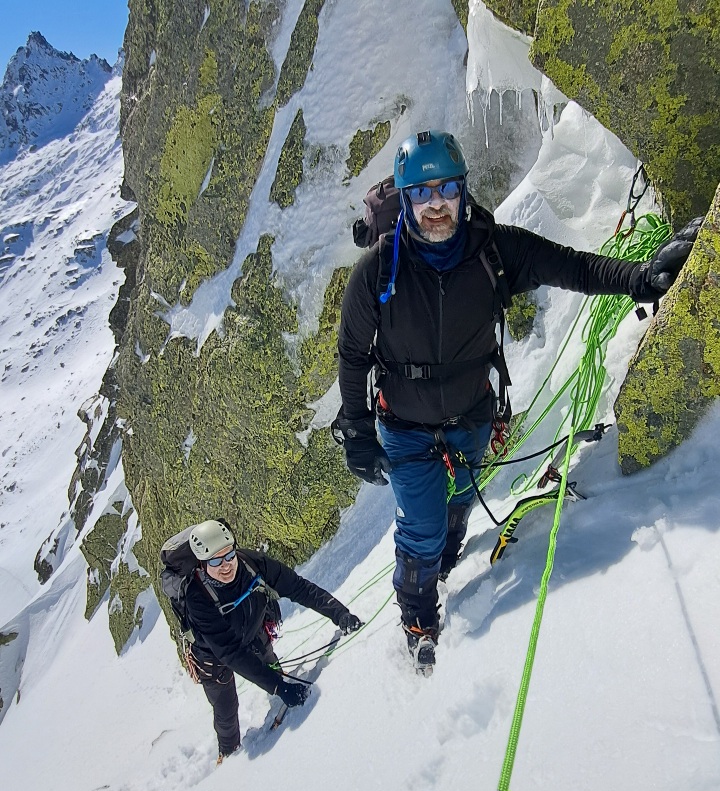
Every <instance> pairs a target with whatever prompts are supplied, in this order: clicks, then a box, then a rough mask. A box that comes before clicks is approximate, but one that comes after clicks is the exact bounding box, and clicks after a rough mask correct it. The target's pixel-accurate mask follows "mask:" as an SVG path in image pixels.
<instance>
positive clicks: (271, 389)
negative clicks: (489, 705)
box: [103, 0, 357, 646]
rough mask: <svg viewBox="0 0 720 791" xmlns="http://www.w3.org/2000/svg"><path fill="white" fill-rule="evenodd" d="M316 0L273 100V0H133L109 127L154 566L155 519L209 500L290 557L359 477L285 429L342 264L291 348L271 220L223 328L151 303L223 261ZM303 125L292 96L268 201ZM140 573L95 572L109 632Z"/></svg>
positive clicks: (307, 548)
mask: <svg viewBox="0 0 720 791" xmlns="http://www.w3.org/2000/svg"><path fill="white" fill-rule="evenodd" d="M322 6H323V2H322V1H317V0H308V2H306V3H305V6H304V8H303V10H302V12H301V14H300V17H299V19H298V22H297V25H296V29H295V31H294V32H293V34H292V40H291V44H290V48H289V51H288V55H287V58H286V60H285V63H284V64H283V67H282V70H281V74H280V77H279V79H278V87H277V95H276V99H275V101H273V100H272V93H271V92H272V89H273V86H274V84H275V77H276V71H275V66H274V62H273V59H272V57H271V56H270V53H269V49H268V45H269V41H270V38H271V36H272V35H273V34H274V33H273V32H274V23H275V22H276V20H277V18H278V14H279V11H278V8H277V7H276V6H275V4H274V3H272V2H267V0H263V1H262V2H250V3H249V4H245V3H237V2H232V1H231V0H213V2H212V3H211V4H210V5H209V10H210V13H209V15H208V16H207V19H205V18H204V7H203V5H202V4H200V5H199V6H192V7H191V6H190V5H188V4H177V3H174V2H170V0H130V20H129V24H128V28H127V32H126V37H125V49H126V53H127V55H126V71H125V73H124V76H123V94H122V112H121V134H122V138H123V148H124V152H125V159H126V171H125V179H126V184H125V188H126V190H127V192H128V193H132V194H133V195H134V196H135V197H136V198H137V201H138V204H139V222H140V228H139V232H138V238H139V239H140V241H141V245H142V249H141V250H140V251H139V253H138V261H137V267H136V269H135V274H136V281H135V283H134V289H133V294H132V301H131V307H130V310H129V312H128V318H127V323H126V325H125V326H124V329H123V334H122V340H121V342H120V346H119V354H118V359H117V365H116V372H117V382H118V390H119V398H118V403H117V406H118V416H119V417H120V418H122V423H124V425H125V427H126V429H127V430H126V433H125V435H124V438H123V464H124V469H125V475H126V482H127V486H128V489H129V492H130V495H131V497H132V502H133V506H134V507H135V509H136V510H137V512H138V517H139V521H140V523H141V524H142V535H143V537H142V541H140V542H139V543H138V544H137V545H136V546H135V547H134V549H133V551H134V553H135V555H136V557H137V558H138V561H139V563H140V565H141V567H142V568H144V569H147V570H148V572H149V574H150V581H152V582H153V583H157V581H158V576H159V560H158V555H159V550H160V547H161V545H162V544H163V543H164V541H165V540H166V539H167V537H168V536H170V535H172V534H173V533H175V532H177V531H178V530H180V529H181V528H183V527H185V526H187V525H189V524H192V523H195V522H199V521H202V520H204V519H207V518H209V517H211V516H223V517H225V518H227V519H228V520H229V521H230V523H231V524H232V525H233V527H234V528H235V530H236V532H237V534H238V538H239V540H240V541H241V542H242V543H244V544H246V545H248V546H251V547H259V546H266V547H268V549H269V550H270V551H271V552H272V553H273V554H275V555H277V556H279V557H281V558H283V559H284V560H286V561H287V562H289V563H292V564H294V563H297V562H299V561H301V560H303V559H305V558H307V557H308V555H309V554H310V553H311V552H313V551H314V550H315V549H316V548H317V547H318V546H319V545H320V543H321V542H322V541H324V540H326V539H327V538H329V537H330V536H331V535H332V534H333V532H334V531H335V529H336V527H337V525H338V523H339V515H340V508H342V507H344V506H347V505H348V504H349V503H350V502H351V498H352V496H354V494H355V492H356V490H357V484H356V482H355V481H354V480H353V479H352V478H351V476H350V474H349V473H348V472H347V470H346V469H345V467H344V464H343V463H342V455H341V453H340V452H339V450H338V449H337V447H336V446H335V445H334V443H333V442H332V440H331V438H330V436H329V432H328V431H327V430H322V431H314V432H312V433H311V434H310V436H309V438H308V441H307V444H306V445H303V444H302V443H301V442H300V439H299V438H298V436H299V435H300V434H301V432H304V431H305V430H306V429H307V426H308V423H309V420H310V418H311V417H312V411H311V410H309V409H308V406H307V404H308V403H310V402H312V401H314V400H317V399H318V398H319V397H320V396H321V395H323V394H324V393H325V391H326V390H327V388H328V387H329V386H330V385H331V384H332V382H333V381H334V378H335V376H336V365H335V357H334V354H335V343H336V338H335V328H336V325H337V320H338V316H339V311H338V304H339V294H338V288H339V286H336V284H338V283H341V282H343V280H342V278H343V274H342V273H341V274H340V275H338V276H337V277H333V279H332V281H331V286H330V288H329V289H328V295H327V297H326V308H325V310H324V311H323V314H322V316H321V319H320V332H319V333H318V335H317V336H315V337H313V338H306V339H305V340H304V343H303V345H302V346H301V348H300V351H299V354H297V355H295V356H293V355H292V354H291V353H290V351H291V349H290V340H289V339H291V338H292V337H294V336H297V333H298V325H297V317H296V309H295V306H294V305H293V304H290V303H288V302H287V301H286V299H285V298H284V296H283V293H282V290H281V289H280V288H279V287H278V286H279V284H278V283H277V282H276V279H275V277H274V275H273V270H274V267H273V261H272V242H273V240H272V238H271V237H269V236H265V237H262V238H261V240H260V242H259V244H258V248H257V252H256V253H255V254H252V255H250V256H248V257H247V258H246V260H245V261H244V262H243V263H242V276H241V277H240V278H239V279H238V280H237V281H236V282H235V284H234V285H233V288H232V294H231V297H232V300H233V302H234V305H233V307H231V308H229V309H228V310H227V311H226V312H225V314H224V316H223V317H222V318H223V331H222V332H221V333H220V334H218V333H213V334H212V335H211V336H210V338H208V339H207V340H206V342H205V343H204V345H203V346H202V349H201V351H200V352H199V353H198V350H197V344H196V342H195V341H190V340H188V339H185V338H174V339H168V324H167V323H166V322H165V321H164V320H163V318H161V316H160V315H158V313H159V312H160V311H164V310H166V309H167V307H166V306H167V305H168V304H169V305H172V304H175V303H176V302H178V301H180V302H182V303H185V304H188V303H189V302H190V301H191V300H192V298H193V296H194V294H195V292H196V290H197V288H198V286H199V285H200V284H201V283H202V282H203V281H205V280H207V279H208V278H210V277H212V276H213V275H214V274H216V273H218V272H220V271H225V270H226V269H227V268H228V266H230V264H231V263H232V260H233V256H234V251H235V244H236V241H237V238H238V236H239V234H240V232H241V229H242V227H243V224H244V221H245V218H246V214H247V209H248V204H249V199H250V194H251V192H252V189H253V187H254V185H255V182H256V179H257V176H258V174H259V172H260V168H261V167H262V163H263V160H264V158H265V155H266V153H267V144H268V141H269V137H270V132H271V130H272V127H273V123H274V119H275V112H276V109H277V107H278V106H282V105H283V104H285V103H286V102H287V101H288V100H289V98H290V96H292V94H293V93H294V92H295V91H297V90H298V89H299V88H300V87H301V86H302V84H303V83H304V81H305V78H306V76H307V72H308V69H309V68H310V65H311V62H312V56H313V52H314V48H315V43H316V41H317V32H318V23H317V17H318V14H319V13H320V10H321V9H322ZM304 137H305V124H304V120H303V116H302V113H301V112H298V113H297V115H296V117H295V121H294V123H293V125H292V128H291V130H290V133H289V135H288V139H287V141H286V143H285V146H284V150H283V153H282V156H281V158H280V164H279V167H278V174H277V177H276V183H275V185H274V187H273V194H272V197H273V199H275V200H277V201H278V202H279V203H280V205H290V203H292V200H293V198H294V191H295V189H296V187H297V184H299V183H300V180H301V178H302V170H303V150H304ZM303 440H305V436H304V435H303ZM116 526H117V527H118V529H119V526H118V525H116ZM107 582H108V580H107V579H105V578H103V584H106V583H107ZM146 582H147V580H146V579H145V578H144V577H141V576H140V575H138V574H137V573H135V572H131V571H130V569H129V568H126V567H124V566H122V564H121V566H120V570H119V571H118V572H117V573H116V575H115V576H114V577H113V578H112V579H111V580H110V581H109V589H110V600H111V606H110V612H111V619H110V621H111V628H112V629H113V633H114V636H115V639H116V644H117V645H118V646H119V645H121V644H124V642H125V641H126V640H127V638H128V636H129V635H130V634H132V630H133V629H134V628H136V627H137V625H138V624H137V620H138V617H139V615H138V612H137V607H136V600H137V594H138V591H139V590H140V589H141V588H142V587H143V586H144V585H145V584H146ZM158 598H159V599H160V601H161V604H162V605H163V607H164V608H165V609H166V611H167V614H168V616H169V615H170V612H169V608H168V607H167V605H166V602H165V601H164V598H163V597H162V596H159V597H158Z"/></svg>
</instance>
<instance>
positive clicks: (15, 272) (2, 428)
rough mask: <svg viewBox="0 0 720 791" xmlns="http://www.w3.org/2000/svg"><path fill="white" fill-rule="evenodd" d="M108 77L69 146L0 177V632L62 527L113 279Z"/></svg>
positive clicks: (33, 583)
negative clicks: (44, 547)
mask: <svg viewBox="0 0 720 791" xmlns="http://www.w3.org/2000/svg"><path fill="white" fill-rule="evenodd" d="M120 82H121V77H120V74H119V73H116V74H115V75H114V76H111V77H110V79H109V80H108V81H107V84H106V86H105V88H104V90H103V91H102V93H101V94H100V96H99V97H98V99H97V101H96V102H95V103H94V104H93V106H92V109H91V110H90V112H89V113H88V114H87V115H86V116H85V117H84V118H83V119H82V121H81V122H80V124H79V125H78V126H77V127H76V128H75V129H74V130H73V132H72V133H71V134H70V135H61V136H59V137H57V138H55V139H53V140H51V141H50V142H48V143H47V144H46V145H45V146H42V147H40V148H38V149H37V150H36V151H34V152H30V151H25V152H23V153H22V154H20V155H19V156H18V157H16V158H15V159H12V160H11V161H10V162H8V163H7V164H5V165H3V166H2V167H0V185H1V186H0V243H1V244H2V246H1V247H0V251H1V252H2V255H1V256H0V388H1V389H2V402H3V409H2V414H0V453H2V470H1V472H0V486H1V488H0V583H2V591H3V593H2V598H1V599H0V623H4V622H5V621H6V620H8V619H9V618H10V617H12V616H13V615H14V614H15V612H17V610H19V609H20V608H21V607H22V606H23V605H24V604H26V603H27V602H28V601H29V599H30V598H31V597H32V596H33V595H34V594H35V593H36V592H37V590H38V588H39V584H38V580H37V576H36V574H35V572H34V570H33V562H34V559H35V554H36V552H37V551H38V549H39V547H40V544H41V543H42V541H43V540H44V539H45V538H46V537H47V536H48V535H49V534H50V533H51V532H52V531H53V530H54V529H55V528H56V526H57V525H58V524H59V523H61V522H63V521H64V520H65V518H66V516H67V514H66V511H67V508H68V499H67V489H68V485H69V483H70V478H71V476H72V473H73V470H74V467H75V463H76V458H75V449H76V448H77V447H78V445H80V442H81V440H82V438H83V435H84V433H85V426H84V425H83V424H82V423H81V422H80V420H79V419H78V417H77V411H78V408H79V407H80V406H81V405H82V404H83V402H85V401H86V400H87V399H88V398H90V397H92V396H93V395H94V394H95V393H96V392H97V389H98V388H99V386H100V382H101V380H102V376H103V374H104V372H105V369H106V368H107V366H108V365H109V363H110V361H111V359H112V355H113V347H114V339H113V335H112V332H111V331H110V328H109V327H108V314H109V312H110V309H111V308H112V306H113V305H114V303H115V300H116V298H117V290H118V287H119V285H120V283H121V282H122V280H123V278H124V275H123V274H122V272H121V271H120V270H118V269H117V268H116V267H115V265H114V264H113V262H112V260H111V258H110V255H109V253H108V251H107V249H106V247H105V243H106V239H107V234H108V231H109V230H110V228H111V226H112V224H113V223H114V222H115V220H117V219H118V217H120V216H122V215H123V214H126V213H127V212H128V211H129V210H130V208H131V204H128V203H127V202H126V201H124V200H122V199H121V198H120V182H121V180H122V168H123V162H122V151H121V147H120V140H119V137H118V114H119V91H120Z"/></svg>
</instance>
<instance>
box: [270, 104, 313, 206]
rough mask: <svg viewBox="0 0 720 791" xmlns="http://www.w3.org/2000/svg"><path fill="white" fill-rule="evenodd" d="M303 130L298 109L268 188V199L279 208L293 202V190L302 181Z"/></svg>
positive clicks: (304, 130) (302, 121)
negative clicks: (273, 178)
mask: <svg viewBox="0 0 720 791" xmlns="http://www.w3.org/2000/svg"><path fill="white" fill-rule="evenodd" d="M305 132H306V127H305V121H304V119H303V112H302V110H298V111H297V114H296V115H295V119H294V120H293V122H292V126H291V127H290V131H289V132H288V136H287V138H286V140H285V144H284V145H283V149H282V151H281V152H280V159H279V160H278V167H277V173H276V174H275V181H273V184H272V187H271V188H270V200H272V201H275V203H277V204H278V206H280V208H281V209H286V208H287V207H288V206H292V204H293V203H295V190H296V189H297V188H298V185H299V184H300V182H301V181H302V177H303V154H304V146H305Z"/></svg>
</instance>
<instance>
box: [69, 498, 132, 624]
mask: <svg viewBox="0 0 720 791" xmlns="http://www.w3.org/2000/svg"><path fill="white" fill-rule="evenodd" d="M122 507H123V503H122V502H117V503H115V504H114V508H115V513H108V514H103V516H101V517H100V518H99V519H98V520H97V522H96V523H95V526H94V527H93V529H92V530H91V531H90V533H88V535H86V536H85V538H84V539H83V542H82V544H81V545H80V549H81V550H82V553H83V555H84V556H85V560H86V561H87V564H88V571H87V575H88V580H87V603H86V606H85V617H86V618H87V619H88V620H90V618H92V616H93V615H94V613H95V611H96V610H97V607H98V605H99V604H100V602H101V601H102V598H103V596H104V595H105V593H106V592H107V590H108V588H109V587H110V581H111V579H112V565H113V563H114V562H115V559H116V558H117V556H118V552H119V549H120V541H121V540H122V537H123V534H124V533H125V523H124V522H123V518H122V516H121V512H122Z"/></svg>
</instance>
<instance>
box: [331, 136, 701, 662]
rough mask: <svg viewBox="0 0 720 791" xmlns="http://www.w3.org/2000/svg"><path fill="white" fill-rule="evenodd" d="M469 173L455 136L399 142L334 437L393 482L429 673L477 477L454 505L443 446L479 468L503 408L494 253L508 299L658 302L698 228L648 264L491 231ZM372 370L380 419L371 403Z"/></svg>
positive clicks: (401, 546)
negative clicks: (498, 394) (557, 296)
mask: <svg viewBox="0 0 720 791" xmlns="http://www.w3.org/2000/svg"><path fill="white" fill-rule="evenodd" d="M467 172H468V166H467V163H466V161H465V157H464V155H463V152H462V149H461V147H460V145H459V143H458V141H457V140H456V139H455V138H454V137H453V136H452V135H451V134H449V133H447V132H440V131H436V130H430V131H427V132H420V133H418V134H415V135H412V136H411V137H409V138H408V139H407V140H405V141H404V142H403V143H402V144H401V145H400V147H399V148H398V151H397V154H396V157H395V170H394V178H395V186H396V187H397V188H399V190H400V205H401V212H400V217H399V219H398V224H397V229H396V231H395V233H394V234H393V233H387V234H385V235H383V236H381V237H380V239H379V241H378V243H377V244H375V245H374V246H373V247H372V248H370V250H369V251H368V252H367V253H365V255H364V256H363V257H362V258H361V259H360V261H359V262H358V264H357V265H356V267H355V269H354V271H353V273H352V275H351V277H350V281H349V283H348V286H347V289H346V292H345V296H344V299H343V305H342V318H341V324H340V333H339V342H338V349H339V357H340V362H339V375H340V392H341V396H342V407H341V410H340V412H339V414H338V417H337V419H336V421H335V423H334V430H335V433H336V436H338V437H339V441H341V442H342V444H343V446H344V449H345V456H346V461H347V465H348V468H349V469H350V470H351V472H353V473H354V474H355V475H357V476H358V477H360V478H361V479H362V480H364V481H367V482H369V483H372V484H375V485H384V484H386V483H387V479H386V478H385V477H384V475H383V473H387V474H389V477H390V482H391V484H392V487H393V492H394V494H395V498H396V500H397V510H396V531H395V544H396V553H395V554H396V568H395V574H394V576H393V585H394V587H395V590H396V592H397V599H398V603H399V605H400V609H401V613H402V625H403V628H404V629H405V632H406V634H407V640H408V648H409V650H410V652H411V654H412V655H413V658H414V661H415V666H416V668H417V669H418V670H419V671H421V672H428V671H429V670H431V669H432V666H433V664H434V662H435V646H436V644H437V639H438V631H439V616H438V611H439V605H438V594H437V581H438V578H439V577H443V578H444V577H445V576H447V574H448V573H449V572H450V570H451V569H452V568H453V567H454V565H455V563H456V562H457V558H458V554H459V551H460V548H461V545H462V541H463V539H464V537H465V532H466V529H467V522H468V517H469V514H470V510H471V508H472V506H473V504H474V498H475V495H474V491H473V488H472V486H471V482H470V477H469V476H470V473H469V471H468V470H467V469H464V468H459V467H456V468H455V475H456V489H457V491H458V492H461V493H460V494H456V495H454V496H453V497H451V498H450V500H449V502H448V497H447V495H448V490H447V468H446V466H445V465H444V464H443V463H442V459H440V460H439V459H438V453H437V449H438V448H440V449H442V448H448V447H449V448H452V449H454V450H458V451H461V452H462V453H463V454H464V456H465V458H466V459H467V460H468V462H469V464H470V465H477V464H479V463H480V461H481V459H482V456H483V453H484V451H485V447H486V445H487V444H488V441H489V438H490V433H491V424H492V420H493V417H494V413H495V408H496V398H495V394H494V392H493V388H492V386H491V384H490V381H489V378H488V376H489V371H490V367H491V365H495V366H496V367H497V366H498V344H497V340H496V321H497V315H498V304H497V298H498V297H497V291H496V288H495V286H496V285H497V282H494V280H493V270H492V268H491V267H490V266H489V265H488V256H489V254H491V251H493V246H494V248H495V249H496V250H497V253H498V254H499V258H500V261H501V262H502V267H503V269H504V277H505V280H506V282H507V286H508V287H509V291H510V293H511V294H519V293H522V292H525V291H529V290H532V289H536V288H538V287H539V286H541V285H548V286H558V287H560V288H565V289H570V290H572V291H578V292H581V293H585V294H630V295H631V296H632V297H633V298H634V299H635V300H636V301H638V302H653V301H655V300H657V299H658V298H659V297H661V296H662V295H663V294H664V293H665V292H666V291H667V290H668V288H669V287H670V286H671V285H672V283H673V282H674V280H675V278H676V277H677V274H678V272H679V271H680V269H681V267H682V265H683V264H684V262H685V260H686V259H687V257H688V255H689V253H690V249H691V248H692V244H693V242H694V240H695V238H696V236H697V232H698V229H699V226H700V222H701V219H702V218H698V220H694V221H693V222H692V223H690V224H689V225H688V226H687V227H686V228H684V229H683V230H682V231H681V232H680V233H679V234H677V235H676V236H675V237H673V239H672V240H670V241H669V242H668V243H666V245H664V246H663V248H661V249H660V250H659V251H658V253H657V254H656V256H655V257H654V258H653V259H652V260H651V261H650V262H647V263H644V264H638V263H630V262H627V261H622V260H618V259H613V258H607V257H604V256H600V255H594V254H592V253H586V252H579V251H576V250H573V249H572V248H569V247H561V246H560V245H557V244H554V243H553V242H550V241H548V240H547V239H544V238H543V237H541V236H537V235H536V234H533V233H531V232H530V231H527V230H525V229H523V228H518V227H514V226H503V225H496V224H495V221H494V218H493V216H492V214H491V213H490V212H488V211H486V210H485V209H483V208H482V207H481V206H479V205H477V204H476V203H475V202H474V201H473V200H472V198H471V197H470V196H469V195H468V192H467V188H466V176H467ZM387 271H390V278H389V282H386V283H383V278H382V277H381V274H382V273H383V272H387ZM373 366H376V372H377V374H378V384H379V387H380V392H379V394H378V398H377V402H376V414H374V413H373V411H371V409H370V407H369V403H372V400H371V401H370V402H369V401H368V373H369V372H370V370H371V368H373ZM501 367H502V366H501ZM376 417H377V418H378V419H379V430H380V436H381V439H382V445H381V444H380V442H379V441H378V437H377V433H376V423H375V419H376Z"/></svg>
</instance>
